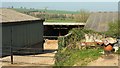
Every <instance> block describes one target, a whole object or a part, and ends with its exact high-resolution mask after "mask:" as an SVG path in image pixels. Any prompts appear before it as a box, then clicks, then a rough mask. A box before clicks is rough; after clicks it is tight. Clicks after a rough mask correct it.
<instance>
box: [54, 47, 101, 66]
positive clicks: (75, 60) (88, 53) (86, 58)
mask: <svg viewBox="0 0 120 68" xmlns="http://www.w3.org/2000/svg"><path fill="white" fill-rule="evenodd" d="M100 51H102V50H101V49H84V50H79V49H63V50H61V51H60V52H58V53H57V55H56V63H55V66H85V65H87V64H88V63H89V62H91V61H93V60H96V59H97V58H98V57H100V55H101V54H100V53H99V52H100Z"/></svg>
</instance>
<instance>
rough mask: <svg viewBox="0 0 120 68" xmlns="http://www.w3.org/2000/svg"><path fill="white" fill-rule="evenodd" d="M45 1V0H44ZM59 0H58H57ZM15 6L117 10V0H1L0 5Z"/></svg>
mask: <svg viewBox="0 0 120 68" xmlns="http://www.w3.org/2000/svg"><path fill="white" fill-rule="evenodd" d="M18 1H19V0H18ZM45 1H46V0H45ZM58 1H59V0H58ZM10 6H13V7H15V8H20V7H26V8H36V9H44V8H45V7H47V9H50V10H67V11H79V10H81V9H85V10H88V11H117V10H118V2H112V1H111V2H94V1H91V2H47V1H46V2H40V1H38V2H36V1H33V2H15V1H13V2H9V1H7V0H6V1H5V0H4V1H3V2H2V7H10Z"/></svg>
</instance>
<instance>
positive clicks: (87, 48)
mask: <svg viewBox="0 0 120 68" xmlns="http://www.w3.org/2000/svg"><path fill="white" fill-rule="evenodd" d="M41 6H42V5H41ZM0 10H1V11H2V13H1V14H0V15H1V16H2V19H1V20H0V21H1V23H0V24H1V25H2V26H0V28H1V30H2V49H1V50H2V53H1V60H0V62H1V66H3V68H10V67H12V68H28V67H31V68H37V67H38V68H65V67H83V68H84V67H85V68H87V67H88V68H89V67H93V68H94V67H96V68H97V67H100V68H117V67H118V66H120V65H119V63H120V61H119V59H120V34H119V19H118V12H116V11H96V12H90V11H88V10H84V9H81V10H79V11H66V10H51V9H48V8H47V7H45V8H44V9H36V8H27V7H19V8H15V7H13V6H12V7H8V8H1V9H0ZM13 14H14V15H13Z"/></svg>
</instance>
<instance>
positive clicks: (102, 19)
mask: <svg viewBox="0 0 120 68" xmlns="http://www.w3.org/2000/svg"><path fill="white" fill-rule="evenodd" d="M116 21H118V13H117V12H94V13H92V14H91V15H90V16H89V18H88V20H87V22H86V25H85V28H86V29H91V30H95V31H98V32H103V31H107V30H108V29H109V26H108V23H110V22H113V23H114V22H116Z"/></svg>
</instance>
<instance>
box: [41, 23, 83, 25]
mask: <svg viewBox="0 0 120 68" xmlns="http://www.w3.org/2000/svg"><path fill="white" fill-rule="evenodd" d="M43 25H85V23H76V22H75V23H74V22H69V23H64V22H54V23H50V22H44V23H43Z"/></svg>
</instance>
